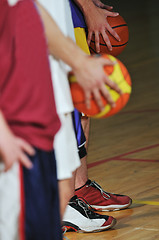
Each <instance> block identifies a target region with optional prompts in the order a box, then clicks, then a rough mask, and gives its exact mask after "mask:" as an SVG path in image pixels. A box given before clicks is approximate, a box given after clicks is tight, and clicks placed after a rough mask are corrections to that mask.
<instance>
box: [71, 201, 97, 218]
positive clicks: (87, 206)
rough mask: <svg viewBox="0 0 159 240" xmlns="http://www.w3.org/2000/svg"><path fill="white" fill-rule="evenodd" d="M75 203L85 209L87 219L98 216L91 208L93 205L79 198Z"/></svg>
mask: <svg viewBox="0 0 159 240" xmlns="http://www.w3.org/2000/svg"><path fill="white" fill-rule="evenodd" d="M75 201H76V204H77V205H78V206H80V207H81V208H82V209H83V211H84V212H85V214H86V216H87V218H89V219H90V216H92V215H95V214H96V213H94V209H93V208H92V207H91V205H90V204H89V203H88V202H87V201H86V200H85V199H84V198H82V197H80V198H77V199H76V200H75ZM70 203H71V202H70ZM72 203H74V202H72Z"/></svg>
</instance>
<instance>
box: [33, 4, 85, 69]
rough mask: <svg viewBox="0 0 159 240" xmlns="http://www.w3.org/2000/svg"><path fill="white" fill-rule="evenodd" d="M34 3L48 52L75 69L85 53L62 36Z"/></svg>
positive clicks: (70, 40) (41, 8)
mask: <svg viewBox="0 0 159 240" xmlns="http://www.w3.org/2000/svg"><path fill="white" fill-rule="evenodd" d="M36 3H37V6H38V8H39V12H40V16H41V19H42V21H43V24H44V28H45V34H46V37H47V41H48V48H49V51H50V54H51V55H53V56H54V57H55V58H57V59H61V60H62V61H64V62H65V63H67V64H68V65H69V66H70V67H71V68H72V69H74V70H75V69H76V68H78V67H79V65H80V63H81V62H82V61H83V60H84V59H85V53H84V52H83V51H82V50H81V49H80V48H79V47H77V45H76V44H75V43H74V42H73V41H72V39H70V38H68V37H65V36H64V34H63V33H62V32H61V31H60V29H59V28H58V26H57V25H56V23H55V21H54V20H53V19H52V17H51V16H50V15H49V14H48V12H47V11H46V10H45V9H44V8H43V7H42V6H41V5H40V4H39V3H38V2H37V1H36Z"/></svg>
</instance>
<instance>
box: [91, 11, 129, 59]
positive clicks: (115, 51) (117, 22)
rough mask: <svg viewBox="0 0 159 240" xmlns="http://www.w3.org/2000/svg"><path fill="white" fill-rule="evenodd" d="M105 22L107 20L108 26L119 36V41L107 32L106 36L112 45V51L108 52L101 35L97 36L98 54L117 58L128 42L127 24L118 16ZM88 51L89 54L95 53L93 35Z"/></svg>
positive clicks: (108, 18)
mask: <svg viewBox="0 0 159 240" xmlns="http://www.w3.org/2000/svg"><path fill="white" fill-rule="evenodd" d="M107 20H108V23H109V25H110V26H111V27H112V28H113V29H114V30H115V31H116V33H117V34H118V35H119V37H120V39H121V41H120V42H119V41H118V40H116V39H115V38H114V37H113V36H112V35H111V34H110V33H109V32H107V35H108V37H109V39H110V42H111V45H112V51H109V49H108V48H107V45H106V43H105V42H104V40H103V37H102V35H101V34H100V36H99V41H100V53H101V54H102V53H103V54H104V53H108V54H111V55H113V56H118V55H119V54H120V53H121V52H122V51H123V50H124V48H125V47H126V45H127V44H128V40H129V30H128V26H127V23H126V22H125V20H124V19H123V17H121V16H120V15H118V16H117V17H107ZM89 49H90V52H91V54H94V53H97V52H96V46H95V36H94V35H93V36H92V40H91V43H90V47H89Z"/></svg>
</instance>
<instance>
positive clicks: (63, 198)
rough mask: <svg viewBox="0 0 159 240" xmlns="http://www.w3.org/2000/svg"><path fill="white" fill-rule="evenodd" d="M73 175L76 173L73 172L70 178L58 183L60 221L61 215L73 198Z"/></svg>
mask: <svg viewBox="0 0 159 240" xmlns="http://www.w3.org/2000/svg"><path fill="white" fill-rule="evenodd" d="M75 175H76V171H75V172H73V174H72V178H68V179H64V180H59V181H58V186H59V198H60V215H61V219H63V215H64V212H65V209H66V206H67V204H68V202H69V200H70V198H71V197H72V196H74V189H75Z"/></svg>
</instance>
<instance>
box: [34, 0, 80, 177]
mask: <svg viewBox="0 0 159 240" xmlns="http://www.w3.org/2000/svg"><path fill="white" fill-rule="evenodd" d="M38 1H39V2H40V3H41V5H42V6H43V7H44V8H45V9H46V10H47V11H48V13H49V14H50V16H51V17H52V18H53V19H54V21H55V22H56V23H57V25H58V26H59V28H60V30H61V31H62V32H63V34H64V35H65V36H69V37H70V38H72V39H73V40H74V41H75V37H74V28H73V23H72V17H71V9H70V5H69V1H68V0H38ZM49 60H50V66H51V74H52V81H53V88H54V95H55V102H56V108H57V113H58V115H59V117H60V120H61V128H60V130H59V131H58V133H57V134H56V136H55V140H54V150H55V156H56V161H57V177H58V179H59V180H62V179H68V178H71V177H72V172H73V171H75V170H76V169H77V168H78V167H79V166H80V159H79V154H78V149H77V141H76V137H75V132H74V129H73V122H72V117H71V112H72V111H73V110H74V106H73V103H72V97H71V93H70V87H69V82H68V77H67V74H68V72H69V71H70V70H71V69H70V67H69V66H68V65H66V64H65V63H64V62H62V61H58V60H56V59H55V58H53V57H52V56H50V57H49Z"/></svg>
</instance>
